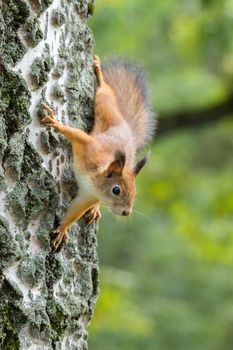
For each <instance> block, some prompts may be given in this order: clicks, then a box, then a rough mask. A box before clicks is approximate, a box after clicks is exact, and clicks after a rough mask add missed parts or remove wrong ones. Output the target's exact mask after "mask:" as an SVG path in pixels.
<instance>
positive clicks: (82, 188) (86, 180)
mask: <svg viewBox="0 0 233 350" xmlns="http://www.w3.org/2000/svg"><path fill="white" fill-rule="evenodd" d="M74 175H75V178H76V180H77V183H78V187H79V192H82V193H83V194H85V195H87V196H88V197H89V196H90V197H96V193H95V192H96V191H95V188H94V186H93V184H92V182H91V179H90V177H89V176H88V175H86V174H84V173H83V171H82V169H81V167H80V166H79V164H78V163H77V161H76V162H75V164H74Z"/></svg>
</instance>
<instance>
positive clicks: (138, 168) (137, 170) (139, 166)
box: [134, 156, 148, 176]
mask: <svg viewBox="0 0 233 350" xmlns="http://www.w3.org/2000/svg"><path fill="white" fill-rule="evenodd" d="M147 160H148V157H147V156H145V157H144V158H143V159H141V160H139V161H138V162H137V164H136V165H135V167H134V175H135V176H137V175H138V174H139V173H140V171H141V170H142V168H143V167H144V165H145V164H146V162H147Z"/></svg>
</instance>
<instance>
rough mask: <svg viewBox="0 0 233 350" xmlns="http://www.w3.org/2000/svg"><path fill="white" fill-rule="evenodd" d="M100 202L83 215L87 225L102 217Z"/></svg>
mask: <svg viewBox="0 0 233 350" xmlns="http://www.w3.org/2000/svg"><path fill="white" fill-rule="evenodd" d="M99 208H100V207H99V204H96V205H94V206H93V207H92V208H90V209H89V210H88V211H86V213H85V214H84V215H83V219H84V221H85V223H86V224H87V225H90V224H92V223H93V222H96V223H97V222H98V221H99V219H100V218H101V213H100V209H99Z"/></svg>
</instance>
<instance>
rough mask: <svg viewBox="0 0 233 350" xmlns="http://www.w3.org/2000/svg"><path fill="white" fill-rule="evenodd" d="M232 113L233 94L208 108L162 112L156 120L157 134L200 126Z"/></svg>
mask: <svg viewBox="0 0 233 350" xmlns="http://www.w3.org/2000/svg"><path fill="white" fill-rule="evenodd" d="M230 114H232V115H233V95H230V96H229V97H228V98H227V99H226V100H225V101H223V102H221V103H219V104H217V105H215V106H210V107H208V108H204V109H199V110H193V111H191V110H188V111H183V112H177V113H174V114H163V115H162V117H161V119H159V122H158V135H161V134H164V133H167V132H170V131H173V130H176V129H186V128H193V127H200V126H203V125H205V124H209V123H212V122H216V121H218V120H220V119H222V118H225V117H226V116H229V115H230Z"/></svg>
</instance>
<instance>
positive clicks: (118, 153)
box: [115, 151, 126, 170]
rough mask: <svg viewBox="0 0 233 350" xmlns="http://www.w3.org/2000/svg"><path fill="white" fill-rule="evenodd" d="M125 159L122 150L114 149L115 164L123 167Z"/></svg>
mask: <svg viewBox="0 0 233 350" xmlns="http://www.w3.org/2000/svg"><path fill="white" fill-rule="evenodd" d="M125 161H126V156H125V153H124V152H121V151H116V153H115V162H116V163H117V165H118V166H119V167H120V168H122V170H123V168H124V166H125Z"/></svg>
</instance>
